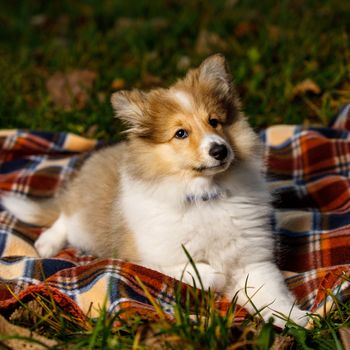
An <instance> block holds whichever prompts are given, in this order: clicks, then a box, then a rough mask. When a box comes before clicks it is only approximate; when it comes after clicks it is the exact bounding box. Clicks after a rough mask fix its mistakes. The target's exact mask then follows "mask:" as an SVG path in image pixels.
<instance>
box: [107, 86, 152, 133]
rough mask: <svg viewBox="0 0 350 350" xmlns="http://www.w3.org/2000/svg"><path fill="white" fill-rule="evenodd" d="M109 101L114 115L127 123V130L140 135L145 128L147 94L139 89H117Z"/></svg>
mask: <svg viewBox="0 0 350 350" xmlns="http://www.w3.org/2000/svg"><path fill="white" fill-rule="evenodd" d="M111 103H112V106H113V108H114V111H115V113H116V117H118V118H119V119H120V120H122V121H123V122H124V123H125V124H126V125H127V132H128V133H133V134H137V135H142V134H144V133H145V132H146V130H147V124H148V123H147V115H146V110H147V95H146V93H144V92H142V91H139V90H132V91H118V92H115V93H114V94H112V97H111Z"/></svg>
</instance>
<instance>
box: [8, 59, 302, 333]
mask: <svg viewBox="0 0 350 350" xmlns="http://www.w3.org/2000/svg"><path fill="white" fill-rule="evenodd" d="M111 102H112V105H113V107H114V110H115V113H116V116H117V117H118V118H120V119H121V120H122V121H123V122H124V123H126V126H127V131H126V133H127V140H126V141H125V142H121V143H119V144H116V145H114V146H111V147H107V148H105V149H102V150H100V151H97V152H96V153H95V154H94V155H92V156H91V157H90V158H89V159H88V160H87V161H86V162H85V163H84V165H83V166H82V168H81V169H80V171H79V172H78V174H77V176H76V177H74V179H72V180H71V182H68V184H66V186H64V188H63V189H62V190H61V191H59V194H58V195H57V196H56V197H55V198H53V199H52V200H45V201H37V200H30V199H25V198H18V197H16V196H13V195H8V196H5V197H4V198H3V204H4V206H5V208H7V209H8V210H9V211H10V212H12V213H13V214H14V215H15V216H17V217H18V218H19V219H20V220H22V221H25V222H28V223H31V224H36V225H42V226H46V227H48V229H47V230H45V231H44V232H43V233H42V234H41V235H40V237H39V239H38V240H37V241H36V243H35V247H36V249H37V251H38V253H39V254H40V256H42V257H51V256H54V255H55V254H56V253H57V252H58V251H59V250H60V249H61V248H63V247H64V246H65V245H66V244H70V245H72V246H74V247H77V248H79V249H82V250H83V251H86V252H89V253H91V254H94V255H97V256H102V257H116V258H120V259H125V260H128V261H131V262H134V263H137V264H140V265H143V266H146V267H149V268H152V269H155V270H158V271H161V272H163V273H164V274H167V275H169V276H172V277H174V278H177V279H180V278H181V277H182V279H183V281H184V282H186V283H190V284H192V283H193V282H195V283H196V285H197V286H199V285H200V282H199V280H198V275H197V274H196V272H195V271H194V268H193V266H192V265H191V264H189V263H188V258H187V255H186V254H185V252H184V249H183V247H185V249H186V250H187V252H188V253H189V254H190V255H191V257H192V258H193V261H194V262H195V265H196V268H197V270H198V272H199V275H200V279H201V282H202V284H203V287H204V288H205V289H209V288H210V289H211V290H215V291H217V292H221V293H224V294H226V295H227V296H228V297H233V296H234V295H235V294H236V293H238V294H237V295H238V303H239V304H240V305H244V306H245V307H246V308H247V309H248V310H249V311H251V312H253V313H255V311H256V310H255V307H256V308H258V309H261V314H262V315H263V317H264V318H265V319H268V318H269V317H271V316H272V315H273V313H274V312H278V313H282V314H284V315H286V316H287V317H290V319H292V320H293V321H294V322H296V323H298V324H300V325H304V324H306V323H307V317H306V312H305V311H302V310H300V309H299V308H298V307H297V306H295V305H294V301H293V297H292V296H291V294H290V293H289V291H288V290H287V287H286V285H285V283H284V280H283V277H282V274H281V273H280V271H279V270H278V268H277V267H276V265H275V263H274V257H273V246H274V244H273V238H272V233H271V229H270V225H269V215H270V212H271V206H270V196H269V193H268V191H267V187H266V184H265V181H264V178H263V176H262V174H261V170H262V160H261V158H262V157H261V155H262V151H261V145H260V144H259V142H258V139H257V136H256V135H255V133H254V132H253V130H252V129H251V128H250V126H249V125H248V123H247V120H246V117H245V116H244V114H243V113H242V111H241V107H240V103H239V100H238V98H237V94H236V92H235V88H234V86H233V84H232V78H231V74H230V71H229V69H228V66H227V64H226V61H225V59H224V57H223V56H221V55H214V56H211V57H209V58H207V59H206V60H205V61H204V62H203V63H202V64H201V65H200V66H199V67H198V68H196V69H193V70H190V71H189V72H188V73H187V75H186V76H185V77H184V78H183V79H180V80H178V81H177V82H176V83H175V84H173V85H172V86H170V87H169V88H167V89H163V88H158V89H154V90H151V91H149V92H144V91H139V90H132V91H120V92H116V93H114V94H113V95H112V98H111ZM250 299H251V300H252V303H253V304H254V306H253V305H252V303H251V301H250ZM276 321H277V322H276V323H277V324H278V325H280V326H283V325H284V324H285V320H282V319H277V320H276Z"/></svg>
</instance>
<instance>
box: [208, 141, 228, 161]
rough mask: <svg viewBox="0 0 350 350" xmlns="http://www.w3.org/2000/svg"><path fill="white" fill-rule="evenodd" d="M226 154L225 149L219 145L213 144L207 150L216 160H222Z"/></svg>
mask: <svg viewBox="0 0 350 350" xmlns="http://www.w3.org/2000/svg"><path fill="white" fill-rule="evenodd" d="M227 154H228V150H227V147H226V146H225V145H223V144H220V143H213V144H212V145H211V147H210V149H209V155H210V156H212V157H213V158H215V159H217V160H224V159H225V158H226V157H227Z"/></svg>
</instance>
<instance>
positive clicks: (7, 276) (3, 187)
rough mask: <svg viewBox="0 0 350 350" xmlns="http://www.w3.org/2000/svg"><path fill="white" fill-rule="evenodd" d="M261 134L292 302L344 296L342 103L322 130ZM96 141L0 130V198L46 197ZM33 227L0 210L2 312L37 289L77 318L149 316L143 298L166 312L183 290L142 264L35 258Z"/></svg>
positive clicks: (348, 197)
mask: <svg viewBox="0 0 350 350" xmlns="http://www.w3.org/2000/svg"><path fill="white" fill-rule="evenodd" d="M261 138H262V140H263V142H264V143H265V145H266V159H267V165H268V166H267V170H266V172H267V177H268V181H269V186H270V189H271V192H272V193H273V195H274V198H275V211H274V214H273V218H272V223H273V228H274V235H275V241H276V261H277V263H278V265H279V267H280V269H281V270H282V271H283V273H284V276H285V279H286V283H287V285H288V287H289V288H290V290H291V291H292V293H293V294H294V295H295V297H296V299H297V301H298V303H299V304H300V305H301V307H302V308H304V309H308V310H310V311H316V310H326V309H327V308H329V305H331V303H332V297H331V295H330V294H334V295H337V297H338V298H339V299H340V300H345V299H346V298H348V293H349V283H348V282H347V277H349V276H350V214H349V209H350V177H349V175H350V105H347V106H345V107H344V108H343V109H342V110H341V111H340V113H339V115H338V116H337V117H336V118H335V119H334V121H333V122H332V124H331V125H330V127H329V128H303V127H300V126H284V125H280V126H274V127H270V128H268V129H267V130H266V131H264V132H263V133H262V134H261ZM101 146H102V144H101V143H99V142H96V141H92V140H87V139H84V138H81V137H79V136H76V135H73V134H66V133H50V132H25V131H20V130H4V131H0V150H1V151H0V194H1V193H5V192H8V191H12V192H16V193H18V194H21V195H24V196H33V197H49V196H52V195H53V194H54V193H55V191H57V189H58V187H59V186H60V184H61V183H62V182H64V181H65V180H67V179H68V178H69V177H70V176H71V175H72V174H73V173H74V172H75V171H76V170H77V169H78V168H79V166H80V165H81V164H82V162H83V161H84V160H85V159H86V157H88V156H89V155H90V154H91V152H93V151H94V150H96V149H97V148H99V147H101ZM41 231H42V228H40V227H36V226H31V225H27V224H25V223H22V222H19V221H17V220H16V219H15V218H14V217H12V216H11V215H10V214H9V213H7V212H5V211H4V210H3V208H1V206H0V312H1V313H3V314H9V313H11V312H13V310H15V309H16V307H18V305H19V303H21V302H24V301H25V302H27V301H28V300H31V299H33V298H34V297H35V295H43V296H47V297H50V298H51V299H52V298H53V299H54V300H55V302H56V303H57V304H59V305H60V306H61V307H62V308H64V309H65V310H66V311H67V312H69V313H70V314H71V315H73V316H75V317H76V318H78V319H81V320H83V319H84V317H86V315H88V316H89V317H96V316H98V314H99V312H100V311H101V308H103V307H106V308H107V311H108V312H110V313H114V312H117V311H120V310H123V311H124V312H125V313H126V314H129V313H134V312H136V313H138V314H139V315H141V316H143V317H147V318H154V317H156V314H157V313H156V310H155V309H154V307H153V306H152V303H151V302H150V295H151V297H152V298H153V299H155V300H157V301H158V302H159V304H160V305H161V307H162V308H163V310H164V312H165V313H167V314H168V315H169V317H171V315H172V307H173V305H174V302H175V289H177V288H180V289H181V291H182V292H184V291H185V290H186V288H189V287H187V286H186V285H182V284H181V283H180V282H178V281H175V280H173V279H172V278H170V277H167V276H165V275H162V274H161V273H158V272H156V271H153V270H149V269H147V268H144V267H142V266H137V265H135V264H131V263H128V262H124V261H121V260H118V259H102V258H96V257H93V256H86V255H82V254H81V253H80V252H79V251H76V250H75V249H73V248H70V247H68V248H66V249H64V250H62V251H60V252H59V254H58V255H57V256H55V257H54V258H51V259H41V258H40V257H39V256H38V254H37V252H36V251H35V249H34V248H33V242H34V241H35V239H36V238H37V237H38V236H39V235H40V233H41ZM139 280H141V281H142V284H143V285H144V287H146V289H147V291H148V293H145V292H144V289H143V288H142V286H141V284H140V283H139ZM330 292H332V293H330ZM147 294H148V295H147ZM217 307H218V308H219V309H220V310H222V311H223V312H224V311H225V310H227V309H228V307H229V301H228V300H226V299H225V298H224V297H222V296H218V297H217ZM240 317H243V316H242V314H241V315H240Z"/></svg>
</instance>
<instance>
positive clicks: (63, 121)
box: [0, 0, 350, 139]
mask: <svg viewBox="0 0 350 350" xmlns="http://www.w3.org/2000/svg"><path fill="white" fill-rule="evenodd" d="M125 19H127V20H125ZM0 26H1V30H0V84H1V85H0V128H8V127H15V128H18V127H20V128H31V129H41V130H42V129H44V130H56V131H72V132H75V133H78V134H83V135H89V136H92V137H99V138H105V139H109V138H112V139H118V138H119V131H120V125H119V123H118V122H117V121H115V120H113V118H112V109H111V107H110V103H109V95H110V94H111V92H112V91H113V87H112V83H113V81H114V80H115V79H123V80H124V87H125V88H131V87H138V88H145V89H148V88H150V87H152V86H154V85H162V86H167V85H168V84H169V83H171V82H173V81H174V80H175V79H176V78H177V77H179V76H181V75H183V74H184V73H185V71H186V69H187V65H190V66H195V65H197V64H198V63H199V62H201V60H202V59H203V58H205V57H206V56H208V55H209V54H210V53H215V52H218V51H220V52H222V53H224V54H225V55H226V57H227V59H228V61H229V64H230V66H231V68H232V72H233V75H234V77H235V81H236V84H237V86H238V90H239V92H240V94H241V96H242V99H243V101H244V105H245V110H246V112H247V114H248V115H249V116H250V119H251V122H252V124H253V125H254V126H256V127H257V128H261V127H265V126H267V125H271V124H276V123H303V122H305V121H306V122H307V123H308V122H311V123H322V124H325V123H327V121H328V120H329V119H330V118H331V116H332V115H333V114H334V112H335V110H336V109H337V108H338V107H339V106H340V105H341V104H342V103H344V102H346V101H349V99H350V84H349V80H350V47H349V28H350V2H348V1H343V0H333V1H318V0H305V1H304V0H297V1H291V0H289V1H287V0H283V1H273V0H264V1H253V0H244V1H243V0H241V1H233V0H227V1H220V0H216V1H206V2H203V1H199V0H195V1H185V0H167V1H162V0H152V1H147V0H140V1H137V3H135V2H133V1H122V0H116V1H112V0H109V1H98V0H89V1H68V0H63V1H38V0H36V1H35V0H32V1H28V0H27V1H26V0H23V1H19V0H18V1H11V2H10V1H8V2H5V1H3V2H2V3H1V5H0ZM200 33H202V34H204V38H206V40H205V42H206V43H205V45H204V46H203V45H200V46H199V47H198V38H199V36H200ZM205 33H209V34H207V35H205ZM208 38H209V39H208ZM72 69H90V70H93V71H95V72H96V73H97V79H96V82H95V85H94V88H93V91H92V92H91V94H90V98H89V101H88V102H87V104H86V106H85V108H84V109H82V110H77V109H74V108H73V110H71V111H64V110H62V109H60V108H57V107H55V106H54V105H53V104H52V102H51V101H50V98H49V96H48V93H47V89H46V81H47V79H48V78H49V77H50V76H52V74H54V73H55V72H56V71H69V70H72ZM305 79H312V80H313V81H314V82H315V83H316V84H317V85H318V86H319V87H320V90H321V92H320V93H319V94H312V93H306V94H303V95H302V96H294V95H293V88H294V87H295V86H296V85H297V84H298V83H300V82H301V81H303V80H305Z"/></svg>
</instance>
